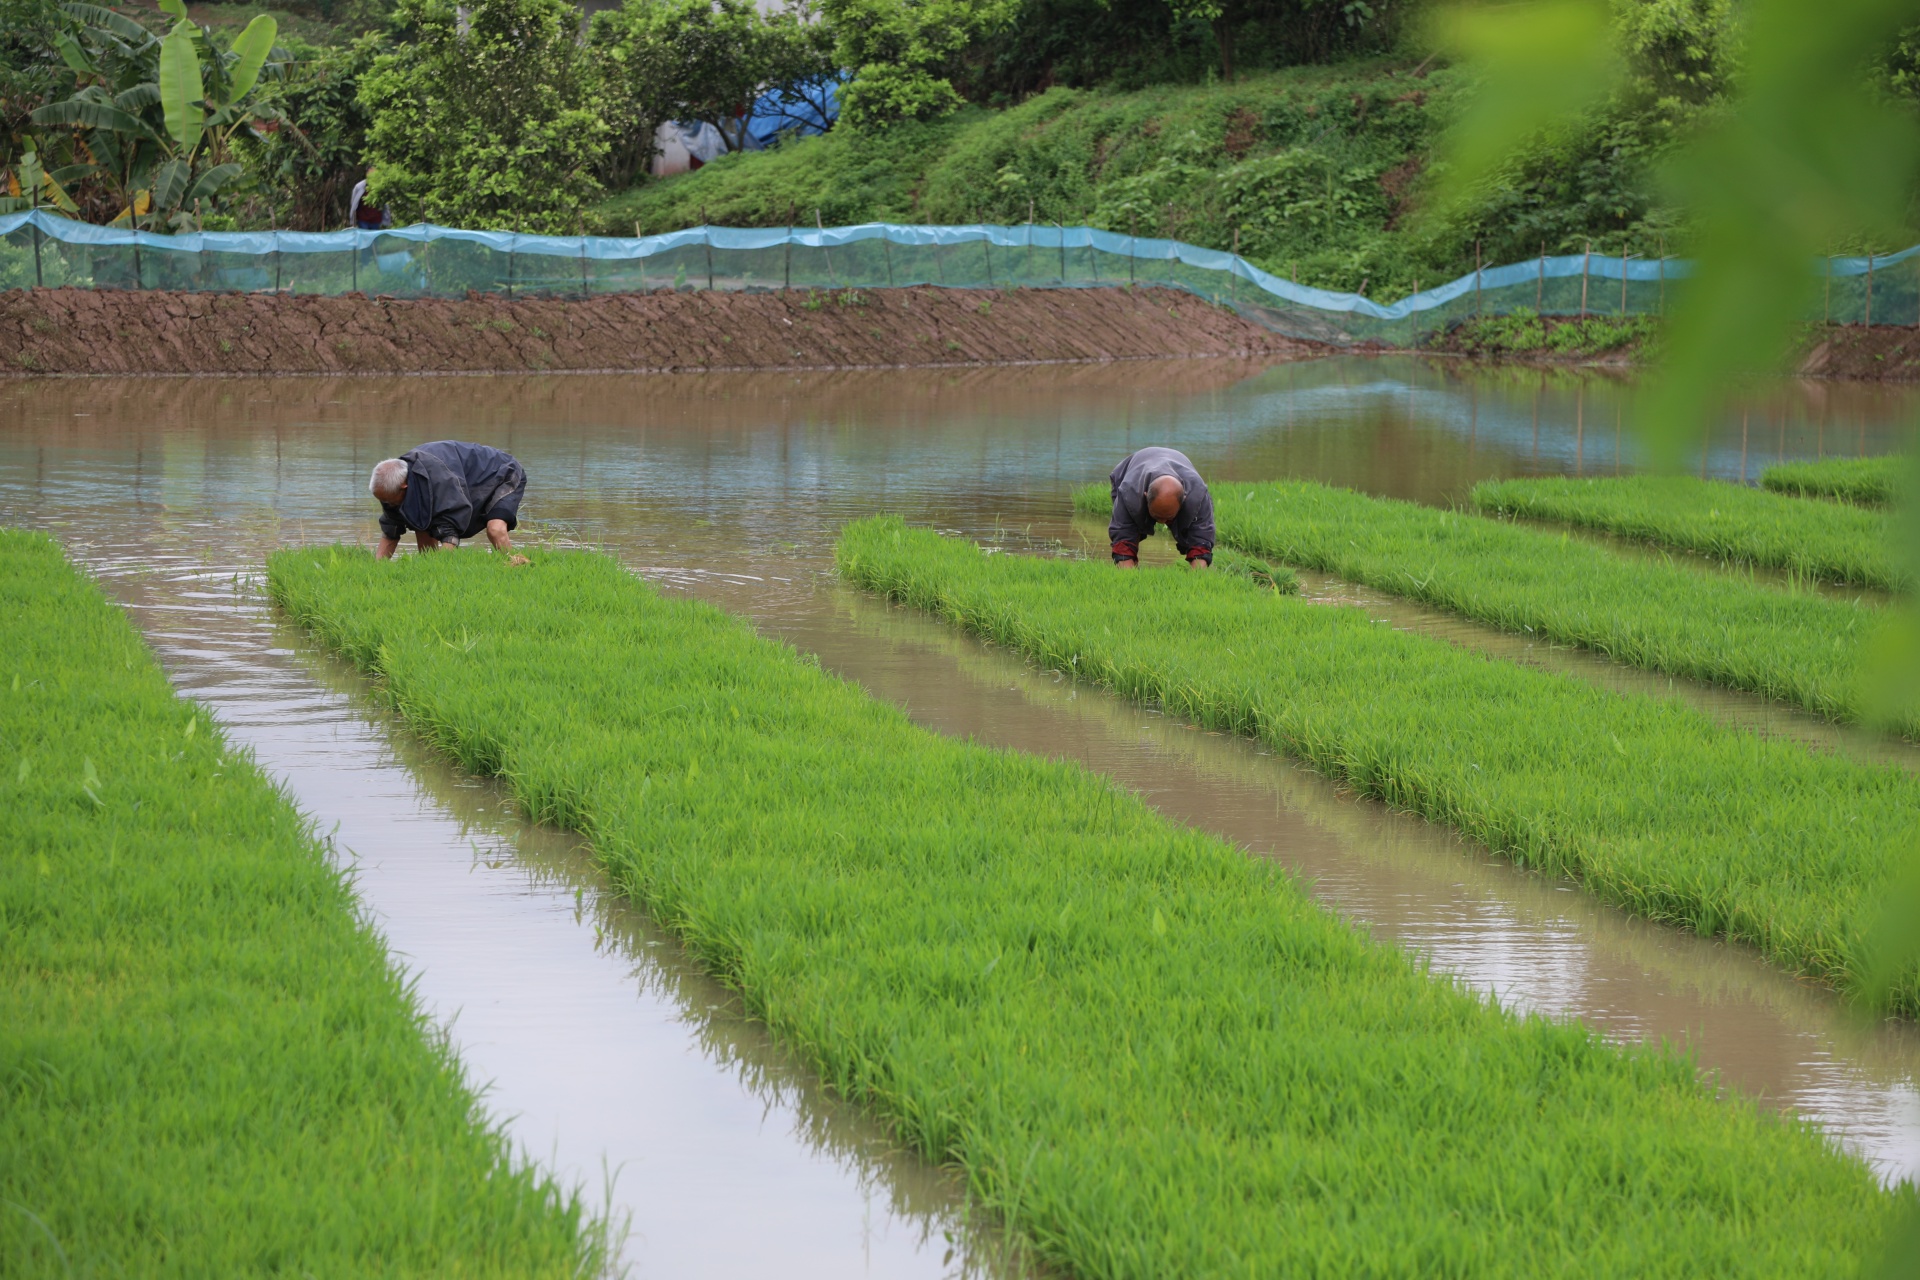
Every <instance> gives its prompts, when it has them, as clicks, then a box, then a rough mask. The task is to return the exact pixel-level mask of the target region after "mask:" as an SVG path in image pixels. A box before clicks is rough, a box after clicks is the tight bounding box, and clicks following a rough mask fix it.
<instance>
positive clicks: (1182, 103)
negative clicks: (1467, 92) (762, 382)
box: [597, 61, 1472, 298]
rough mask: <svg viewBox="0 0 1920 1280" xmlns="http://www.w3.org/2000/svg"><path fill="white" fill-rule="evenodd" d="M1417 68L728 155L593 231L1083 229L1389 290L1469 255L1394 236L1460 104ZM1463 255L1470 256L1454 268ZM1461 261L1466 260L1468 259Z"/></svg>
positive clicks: (1263, 79)
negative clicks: (885, 225) (795, 226)
mask: <svg viewBox="0 0 1920 1280" xmlns="http://www.w3.org/2000/svg"><path fill="white" fill-rule="evenodd" d="M1409 69H1410V67H1409V65H1408V62H1407V61H1402V62H1399V63H1395V62H1368V63H1356V64H1349V65H1345V66H1338V67H1295V68H1290V69H1288V70H1285V71H1278V72H1271V73H1266V74H1262V75H1255V76H1248V77H1245V78H1243V79H1241V80H1240V81H1238V82H1236V83H1234V84H1216V85H1206V86H1191V85H1161V86H1156V87H1153V88H1149V89H1142V90H1137V91H1134V92H1128V93H1121V92H1114V91H1107V90H1090V89H1066V88H1057V89H1052V90H1049V91H1048V92H1046V93H1043V94H1040V95H1038V96H1036V97H1034V98H1031V99H1029V100H1028V101H1026V102H1024V103H1022V104H1020V105H1019V106H1017V107H1013V108H1011V109H1008V110H1005V111H988V110H984V109H980V108H970V109H968V110H967V111H964V112H962V113H960V114H958V115H956V116H952V117H949V118H947V119H945V120H942V121H936V122H934V123H931V124H909V125H903V126H900V127H897V128H894V129H890V130H888V131H886V133H884V134H883V135H880V136H872V135H865V136H863V135H861V134H857V133H854V132H852V131H850V130H836V131H834V132H833V133H830V134H828V135H826V136H824V137H819V138H809V139H803V140H801V141H799V142H796V143H793V144H791V145H789V146H785V147H781V148H777V149H775V150H773V151H770V152H763V153H758V154H746V155H736V156H729V157H725V158H723V159H721V160H719V161H717V162H716V163H714V164H711V165H708V166H707V167H705V168H703V169H701V170H699V171H698V172H695V173H692V174H688V175H685V176H683V177H676V178H670V179H666V180H664V181H658V182H649V183H646V184H643V185H641V186H639V187H636V188H634V189H632V190H631V191H628V192H625V193H622V194H619V195H616V196H613V197H611V198H610V199H608V200H607V201H605V202H604V203H603V204H602V205H601V206H599V209H598V211H597V217H598V221H599V226H600V229H601V230H602V231H604V232H606V233H608V234H616V235H630V234H632V232H633V229H634V225H635V224H636V223H638V224H639V225H640V227H641V228H642V230H643V231H646V232H649V233H651V232H657V231H669V230H675V229H678V228H680V227H685V226H694V225H697V224H698V223H700V222H701V221H702V214H703V213H704V215H705V217H706V219H708V220H711V221H712V222H713V223H714V224H716V225H727V226H782V225H785V224H786V223H787V220H788V218H789V216H790V215H789V207H790V206H794V207H797V209H798V214H797V217H798V220H799V221H800V222H802V223H805V224H807V225H812V223H813V219H814V214H815V210H816V209H817V210H818V211H819V216H820V217H821V219H822V220H823V221H825V222H826V224H827V225H829V226H832V225H834V224H836V223H850V222H869V221H896V222H932V223H965V222H982V221H985V222H998V223H1008V224H1012V223H1020V222H1025V221H1026V220H1027V217H1028V208H1029V201H1032V206H1033V208H1034V210H1035V211H1036V216H1037V218H1038V220H1039V221H1041V222H1060V223H1064V224H1066V225H1069V226H1071V225H1075V224H1083V223H1090V224H1092V225H1095V226H1104V227H1108V228H1110V229H1113V230H1117V231H1123V232H1124V231H1127V230H1129V229H1130V228H1137V230H1138V234H1140V235H1142V236H1161V235H1165V236H1171V237H1173V238H1175V239H1180V240H1186V241H1188V242H1190V243H1195V244H1204V245H1210V246H1213V247H1216V248H1227V247H1229V246H1230V245H1231V244H1232V243H1233V242H1234V236H1235V230H1236V228H1238V229H1239V232H1240V236H1241V240H1240V247H1241V252H1242V253H1243V254H1244V255H1245V256H1246V257H1247V258H1249V259H1250V260H1252V261H1254V262H1257V263H1260V264H1261V265H1263V266H1265V267H1266V268H1267V269H1268V270H1270V271H1273V272H1274V273H1275V274H1277V275H1281V276H1285V275H1286V274H1287V273H1288V272H1289V271H1290V270H1292V269H1293V267H1294V264H1296V263H1297V264H1298V269H1299V273H1300V279H1301V280H1302V281H1303V282H1305V283H1309V284H1315V285H1321V286H1324V287H1328V288H1341V289H1356V288H1358V287H1359V286H1360V285H1361V284H1362V283H1363V282H1369V281H1370V283H1369V285H1368V290H1367V292H1368V294H1369V296H1371V297H1375V298H1380V297H1398V296H1400V295H1401V294H1403V293H1406V292H1408V291H1410V289H1411V285H1412V283H1413V281H1414V280H1415V279H1423V280H1424V281H1425V283H1426V284H1428V285H1432V284H1437V283H1439V282H1440V281H1441V280H1443V279H1450V278H1452V277H1453V276H1456V275H1459V274H1460V272H1461V271H1462V270H1466V269H1468V268H1469V267H1470V266H1471V259H1472V247H1471V245H1465V246H1463V245H1461V244H1451V243H1449V244H1429V243H1426V242H1424V241H1420V240H1418V239H1417V238H1414V237H1410V236H1408V235H1407V234H1406V233H1405V232H1404V231H1399V230H1396V229H1395V228H1396V226H1397V223H1398V220H1399V218H1400V216H1401V215H1403V214H1404V213H1405V212H1406V208H1405V205H1404V201H1405V200H1406V199H1407V198H1408V197H1409V196H1410V195H1411V194H1412V191H1413V187H1414V184H1415V180H1416V178H1417V176H1418V173H1419V171H1420V168H1421V165H1422V164H1423V163H1424V156H1425V154H1426V152H1427V150H1428V149H1429V148H1430V146H1431V144H1432V140H1433V138H1434V136H1435V134H1436V132H1437V130H1438V129H1439V128H1440V127H1441V123H1442V121H1443V119H1444V117H1445V115H1446V106H1447V104H1448V103H1449V102H1450V101H1451V99H1452V96H1453V94H1454V86H1455V83H1456V82H1455V78H1454V73H1453V72H1451V71H1437V72H1434V73H1433V74H1431V75H1430V76H1424V77H1422V78H1418V79H1416V78H1413V77H1411V76H1410V75H1408V74H1406V73H1407V71H1408V70H1409ZM1463 254H1464V257H1463V256H1462V255H1463ZM1463 261H1464V262H1465V263H1466V264H1467V266H1465V267H1463V266H1462V265H1461V263H1462V262H1463Z"/></svg>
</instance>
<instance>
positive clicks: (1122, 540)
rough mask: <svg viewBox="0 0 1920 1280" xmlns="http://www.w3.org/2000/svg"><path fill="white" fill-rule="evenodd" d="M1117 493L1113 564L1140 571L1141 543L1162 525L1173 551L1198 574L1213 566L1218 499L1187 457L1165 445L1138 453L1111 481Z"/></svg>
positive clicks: (1109, 530) (1111, 536)
mask: <svg viewBox="0 0 1920 1280" xmlns="http://www.w3.org/2000/svg"><path fill="white" fill-rule="evenodd" d="M1107 481H1108V483H1109V484H1110V485H1111V486H1112V488H1113V520H1112V522H1111V523H1109V524H1108V525H1107V539H1108V541H1110V542H1111V543H1112V544H1113V562H1114V564H1116V565H1117V566H1119V567H1120V568H1122V569H1137V568H1139V567H1140V541H1141V539H1143V538H1151V537H1152V536H1153V529H1154V526H1155V525H1156V524H1164V525H1165V526H1167V530H1168V532H1170V533H1172V534H1173V545H1174V546H1175V547H1177V548H1178V549H1179V551H1180V554H1181V555H1183V556H1185V557H1186V558H1187V563H1188V564H1190V565H1192V566H1194V567H1195V568H1196V569H1206V568H1210V567H1212V565H1213V495H1212V494H1210V493H1208V492H1207V482H1206V481H1205V480H1202V479H1201V478H1200V473H1199V472H1198V471H1195V470H1194V469H1193V463H1191V462H1189V461H1188V460H1187V455H1186V454H1184V453H1182V452H1180V451H1179V450H1178V449H1168V448H1164V447H1161V446H1159V445H1155V446H1152V447H1150V448H1146V449H1137V450H1135V451H1134V452H1132V453H1130V454H1128V455H1127V456H1126V457H1124V458H1122V459H1120V465H1119V466H1117V467H1115V468H1114V469H1113V474H1112V475H1110V476H1108V477H1107Z"/></svg>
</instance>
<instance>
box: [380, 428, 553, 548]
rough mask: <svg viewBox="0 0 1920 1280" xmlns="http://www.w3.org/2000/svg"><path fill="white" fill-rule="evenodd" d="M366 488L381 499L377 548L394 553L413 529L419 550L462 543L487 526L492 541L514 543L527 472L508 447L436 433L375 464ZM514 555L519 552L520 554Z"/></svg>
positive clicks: (498, 545)
mask: <svg viewBox="0 0 1920 1280" xmlns="http://www.w3.org/2000/svg"><path fill="white" fill-rule="evenodd" d="M367 488H368V489H370V490H372V491H373V496H374V497H375V498H378V499H379V500H380V550H379V552H378V553H377V554H378V555H379V557H380V558H381V559H382V560H386V559H389V558H390V557H391V556H392V555H393V553H394V552H395V551H396V550H397V549H398V548H399V546H400V538H401V535H402V534H404V533H406V531H407V530H409V529H411V530H413V538H414V541H415V543H416V544H418V546H419V548H420V550H422V551H432V550H433V549H434V548H435V547H440V546H448V547H457V546H459V545H460V539H462V538H471V537H474V536H476V535H478V534H479V533H480V532H481V531H482V530H485V531H486V535H487V540H488V541H489V542H491V543H493V549H494V550H495V551H500V552H510V551H512V550H513V540H512V539H511V538H509V537H508V536H507V533H508V531H509V530H512V529H514V528H517V527H518V526H519V524H520V499H521V498H522V497H523V496H525V494H526V492H527V473H526V471H525V469H524V468H522V467H521V465H520V463H519V461H518V460H517V459H515V458H514V456H513V455H512V454H510V453H503V452H501V451H500V450H498V449H494V448H490V447H488V446H487V445H484V444H468V443H467V442H466V441H464V440H435V441H434V442H433V443H432V444H423V445H420V446H419V447H418V448H415V449H411V450H409V451H408V452H406V453H403V454H401V455H400V456H399V457H397V458H388V459H387V460H386V461H384V462H381V463H377V464H376V465H375V466H374V468H373V478H372V479H371V480H369V481H368V482H367ZM515 559H516V560H518V559H520V557H517V556H516V557H515Z"/></svg>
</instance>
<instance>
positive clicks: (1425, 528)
mask: <svg viewBox="0 0 1920 1280" xmlns="http://www.w3.org/2000/svg"><path fill="white" fill-rule="evenodd" d="M1213 493H1214V500H1215V505H1216V516H1217V520H1218V524H1219V534H1220V538H1221V540H1222V541H1223V542H1226V543H1228V544H1230V545H1232V546H1234V547H1236V548H1238V549H1240V550H1242V551H1246V552H1250V553H1252V554H1255V555H1259V556H1264V557H1267V558H1269V559H1272V560H1276V561H1278V562H1280V563H1281V564H1286V565H1292V566H1298V567H1304V568H1311V569H1317V570H1321V571H1323V572H1326V573H1331V574H1333V575H1335V576H1337V577H1340V578H1344V579H1347V580H1350V581H1355V582H1361V583H1364V584H1366V585H1367V586H1370V587H1373V588H1375V589H1377V590H1380V591H1384V592H1388V593H1389V594H1392V595H1399V596H1405V597H1407V598H1408V599H1411V600H1417V601H1420V602H1422V603H1424V604H1430V605H1434V606H1436V607H1438V608H1441V609H1444V610H1446V611H1448V612H1452V613H1457V614H1460V615H1462V616H1463V617H1466V618H1469V619H1472V620H1473V621H1475V622H1480V623H1485V624H1487V625H1489V626H1493V627H1496V628H1499V629H1500V630H1503V631H1512V632H1526V633H1529V634H1532V635H1538V636H1541V637H1544V638H1546V639H1549V640H1552V641H1556V642H1558V643H1561V644H1568V645H1578V646H1581V647H1582V648H1587V649H1592V650H1594V651H1596V652H1598V653H1602V654H1605V655H1606V656H1607V657H1609V658H1611V659H1613V660H1614V661H1615V662H1619V663H1622V664H1625V665H1628V666H1634V667H1642V668H1645V669H1647V670H1651V671H1659V672H1663V673H1665V674H1668V675H1674V676H1683V677H1687V678H1690V679H1695V680H1701V681H1706V682H1708V683H1711V684H1717V685H1724V686H1726V687H1728V688H1733V689H1740V690H1743V691H1746V692H1750V693H1755V694H1759V695H1760V696H1762V697H1764V698H1767V699H1769V700H1774V701H1780V702H1786V703H1789V704H1792V705H1795V706H1798V707H1801V708H1803V709H1805V710H1807V711H1811V712H1813V713H1815V714H1816V715H1821V716H1825V717H1828V718H1831V719H1834V720H1840V721H1846V722H1855V721H1859V720H1861V719H1863V718H1865V717H1866V716H1867V715H1868V713H1869V711H1870V709H1871V707H1872V706H1873V698H1872V690H1871V689H1869V688H1867V687H1864V686H1863V683H1862V681H1861V679H1860V674H1859V668H1860V660H1861V653H1862V651H1863V649H1864V648H1865V647H1866V646H1867V645H1868V644H1869V643H1870V642H1871V641H1872V639H1873V637H1874V636H1876V635H1877V634H1878V633H1879V631H1880V629H1881V627H1882V626H1883V618H1884V610H1883V609H1882V608H1881V607H1880V606H1878V605H1877V604H1875V603H1871V602H1868V601H1865V600H1860V599H1845V598H1835V597H1833V596H1830V595H1827V594H1824V593H1822V592H1819V591H1814V590H1810V589H1795V588H1794V587H1793V586H1792V585H1791V584H1787V585H1785V586H1782V585H1780V584H1775V583H1770V582H1761V581H1754V580H1752V579H1751V578H1748V577H1745V576H1742V575H1739V574H1732V573H1725V572H1719V571H1716V570H1715V569H1713V568H1712V567H1711V566H1705V565H1697V564H1689V563H1677V562H1673V561H1670V560H1663V559H1654V558H1645V557H1639V558H1635V557H1626V556H1621V555H1619V554H1617V553H1615V552H1614V551H1613V550H1612V549H1610V548H1608V547H1604V546H1598V545H1595V544H1594V543H1592V542H1590V541H1586V540H1575V539H1572V538H1570V537H1568V536H1566V535H1565V534H1564V533H1560V532H1554V531H1550V530H1545V529H1539V528H1534V527H1530V526H1527V525H1523V524H1516V523H1513V522H1510V521H1503V520H1497V519H1492V518H1489V517H1486V516H1481V515H1477V514H1473V513H1470V512H1463V511H1457V510H1447V509H1444V508H1439V507H1432V506H1427V505H1423V504H1421V503H1415V502H1403V501H1398V500H1395V499H1390V498H1376V497H1372V496H1369V495H1367V494H1362V493H1355V492H1352V491H1349V490H1344V489H1337V488H1334V487H1332V486H1329V485H1324V484H1320V483H1317V482H1314V481H1310V480H1276V481H1268V482H1264V483H1253V484H1249V483H1222V484H1218V485H1215V486H1213ZM1074 505H1075V507H1076V509H1078V510H1080V511H1082V512H1085V513H1087V514H1089V515H1092V514H1097V513H1100V512H1103V511H1105V510H1107V508H1108V505H1109V499H1108V496H1107V493H1106V487H1105V486H1104V485H1087V486H1085V487H1083V488H1081V489H1079V490H1078V491H1076V493H1075V495H1074ZM1892 727H1894V728H1895V729H1897V730H1898V731H1899V732H1901V733H1903V734H1906V735H1909V736H1911V735H1913V734H1915V733H1920V723H1914V722H1911V721H1902V722H1896V723H1895V724H1894V725H1893V726H1892Z"/></svg>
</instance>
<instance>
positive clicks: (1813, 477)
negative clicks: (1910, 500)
mask: <svg viewBox="0 0 1920 1280" xmlns="http://www.w3.org/2000/svg"><path fill="white" fill-rule="evenodd" d="M1912 468H1913V463H1912V461H1911V460H1909V459H1908V458H1905V457H1903V456H1901V455H1899V454H1889V455H1885V456H1882V457H1878V458H1827V459H1825V460H1823V461H1820V462H1783V463H1781V464H1780V465H1779V466H1777V467H1768V468H1767V469H1766V470H1765V471H1763V472H1761V473H1760V485H1761V487H1762V488H1765V489H1771V490H1773V492H1775V493H1788V494H1793V495H1795V496H1797V497H1802V498H1838V499H1840V500H1841V501H1843V502H1855V503H1859V504H1860V505H1861V506H1867V507H1884V506H1888V505H1890V504H1891V503H1892V502H1893V501H1894V499H1895V498H1897V497H1899V496H1900V489H1901V486H1902V485H1904V484H1905V483H1906V480H1907V477H1908V474H1909V473H1910V472H1911V470H1912Z"/></svg>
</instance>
